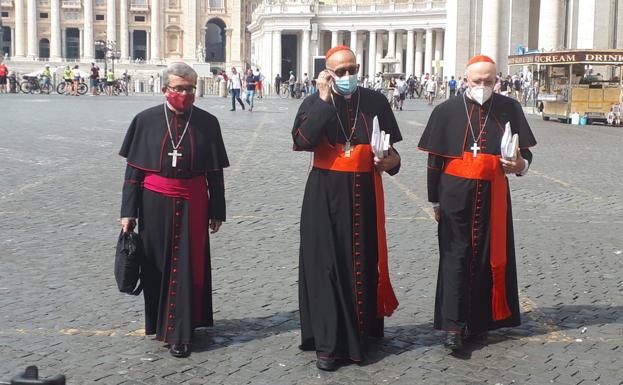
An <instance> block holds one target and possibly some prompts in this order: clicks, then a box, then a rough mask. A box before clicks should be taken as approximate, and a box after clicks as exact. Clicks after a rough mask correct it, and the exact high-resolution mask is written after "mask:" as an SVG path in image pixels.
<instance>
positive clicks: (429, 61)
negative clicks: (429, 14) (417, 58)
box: [424, 28, 433, 74]
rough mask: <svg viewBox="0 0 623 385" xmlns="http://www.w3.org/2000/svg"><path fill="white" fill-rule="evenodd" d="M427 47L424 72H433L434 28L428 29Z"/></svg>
mask: <svg viewBox="0 0 623 385" xmlns="http://www.w3.org/2000/svg"><path fill="white" fill-rule="evenodd" d="M425 44H426V48H425V52H424V72H425V73H428V74H430V73H432V72H433V30H432V29H430V28H429V29H427V30H426V41H425Z"/></svg>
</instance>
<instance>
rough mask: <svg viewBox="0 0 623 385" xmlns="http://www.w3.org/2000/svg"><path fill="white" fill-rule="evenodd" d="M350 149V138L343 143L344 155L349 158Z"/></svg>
mask: <svg viewBox="0 0 623 385" xmlns="http://www.w3.org/2000/svg"><path fill="white" fill-rule="evenodd" d="M351 150H352V147H351V146H350V140H347V141H346V143H344V156H345V157H347V158H350V152H351Z"/></svg>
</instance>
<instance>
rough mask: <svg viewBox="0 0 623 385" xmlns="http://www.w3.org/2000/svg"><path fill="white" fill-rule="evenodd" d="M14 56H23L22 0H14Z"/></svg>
mask: <svg viewBox="0 0 623 385" xmlns="http://www.w3.org/2000/svg"><path fill="white" fill-rule="evenodd" d="M15 57H18V58H21V57H24V0H15Z"/></svg>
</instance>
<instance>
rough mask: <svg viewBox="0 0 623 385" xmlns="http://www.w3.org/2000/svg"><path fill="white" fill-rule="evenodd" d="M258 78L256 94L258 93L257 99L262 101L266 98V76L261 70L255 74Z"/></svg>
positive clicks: (258, 69)
mask: <svg viewBox="0 0 623 385" xmlns="http://www.w3.org/2000/svg"><path fill="white" fill-rule="evenodd" d="M255 76H257V82H256V83H255V92H256V93H257V97H258V98H259V99H262V98H263V97H264V90H263V88H264V74H263V73H262V71H260V68H259V67H258V68H257V72H256V73H255Z"/></svg>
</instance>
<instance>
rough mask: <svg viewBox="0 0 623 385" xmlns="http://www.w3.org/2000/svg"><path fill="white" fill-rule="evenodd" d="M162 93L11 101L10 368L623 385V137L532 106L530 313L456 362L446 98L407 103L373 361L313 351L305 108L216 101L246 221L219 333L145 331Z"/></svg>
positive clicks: (194, 376)
mask: <svg viewBox="0 0 623 385" xmlns="http://www.w3.org/2000/svg"><path fill="white" fill-rule="evenodd" d="M161 101H162V100H161V98H160V97H143V96H141V97H139V96H136V97H116V98H107V97H101V98H89V97H81V98H69V97H62V96H56V95H54V96H49V97H44V96H28V95H18V96H7V95H0V103H1V105H2V112H1V113H0V137H1V138H2V139H1V140H0V163H1V164H2V166H1V167H0V178H1V183H0V229H1V235H0V262H1V265H0V266H1V268H0V379H9V378H10V377H12V376H13V375H15V374H16V373H17V372H18V371H19V370H23V368H24V367H25V366H26V365H28V364H37V365H39V367H40V369H41V373H42V375H43V376H49V375H53V374H56V373H65V374H66V375H67V376H68V383H69V384H75V385H78V384H128V385H129V384H179V383H184V384H208V383H209V384H255V385H264V384H266V385H269V384H270V385H291V384H312V385H315V384H318V385H320V384H326V385H337V384H357V385H359V384H416V383H417V384H504V385H508V384H550V383H554V384H603V385H612V384H623V278H622V277H623V275H622V274H621V273H622V272H623V253H622V250H623V236H622V234H623V200H622V198H623V193H622V188H623V182H622V180H623V179H622V178H621V166H622V164H623V162H622V159H623V157H622V156H621V149H622V148H623V129H621V128H611V127H603V126H581V127H580V126H569V125H563V124H559V123H554V122H543V121H541V120H539V119H536V118H530V122H531V124H532V126H533V129H534V131H535V134H536V136H537V139H538V140H539V145H538V146H537V147H536V149H535V162H534V165H533V167H532V168H531V171H530V173H529V175H528V176H526V177H523V178H515V177H513V178H512V180H511V186H512V190H513V198H514V207H513V208H514V216H515V231H516V243H517V258H518V264H519V265H518V270H519V279H520V290H521V298H522V308H523V325H522V326H521V327H518V328H515V329H511V330H502V331H498V332H495V333H493V334H492V335H491V338H490V340H489V342H488V343H486V344H484V345H470V346H469V347H468V349H467V350H466V353H465V355H462V356H460V357H454V356H450V355H448V354H447V352H446V351H445V350H444V348H443V347H442V346H441V345H440V339H439V335H438V334H437V333H435V332H434V331H433V330H432V326H431V321H432V316H433V300H434V287H435V286H434V285H435V279H436V274H437V261H438V254H437V240H436V226H435V224H434V221H433V220H432V219H431V211H430V209H429V206H428V204H427V203H426V193H425V191H426V184H425V154H423V153H420V152H418V151H417V150H416V144H417V142H418V139H419V136H420V134H421V132H422V129H423V126H424V124H425V123H426V121H427V118H428V115H429V113H430V107H428V106H427V105H426V104H425V103H422V102H419V101H411V100H408V101H407V103H406V108H405V111H402V112H398V113H397V117H398V121H399V123H400V126H401V129H402V132H403V136H404V137H405V140H404V141H403V142H402V143H400V144H399V145H398V149H399V151H400V153H401V155H402V159H403V161H402V162H403V166H402V170H401V172H400V173H399V174H398V175H397V176H396V177H389V176H386V177H385V178H384V179H385V183H386V189H385V191H386V195H387V196H388V198H391V199H390V200H389V201H388V202H392V203H391V204H388V207H387V215H388V234H389V250H390V264H391V273H392V279H393V283H394V286H395V289H396V291H397V295H398V298H399V300H400V307H399V309H398V311H397V313H395V315H394V316H392V317H391V318H389V319H388V320H387V322H386V337H385V339H384V340H383V341H382V342H379V343H378V345H376V346H373V348H372V351H371V354H370V360H369V362H368V364H367V365H364V366H356V365H352V366H347V367H343V368H341V369H340V370H339V371H337V372H335V373H320V372H319V371H318V370H317V369H316V368H315V366H314V360H315V355H314V354H313V353H310V352H301V351H299V350H298V348H297V345H298V343H299V329H298V313H297V261H298V221H299V210H300V204H301V200H302V197H303V188H304V184H305V180H306V173H307V170H308V167H309V163H310V156H309V155H308V154H306V153H294V152H292V151H291V139H290V129H291V124H292V121H293V117H294V114H295V112H296V109H297V108H298V105H299V101H293V100H280V99H263V100H262V99H260V100H257V104H256V110H255V111H254V112H253V113H252V114H250V113H246V112H245V113H243V112H240V111H238V112H235V113H233V112H230V111H229V107H230V104H229V100H226V99H217V98H206V99H201V100H199V101H198V102H197V104H198V105H199V106H200V107H203V108H206V109H207V110H208V111H211V112H213V113H214V114H216V115H217V116H218V118H219V120H220V122H221V125H222V128H223V134H224V138H225V142H226V145H227V149H228V152H229V156H230V160H231V163H232V167H231V168H229V169H228V170H227V171H226V174H225V178H226V186H227V199H228V214H229V215H228V220H227V222H226V224H225V225H224V227H223V228H222V229H221V231H220V232H219V233H218V234H217V235H216V236H214V237H213V238H212V241H213V242H212V251H213V266H214V272H213V277H214V287H215V291H214V302H215V307H216V314H215V318H216V325H215V327H214V328H210V329H206V330H202V331H200V332H199V333H198V336H197V343H196V344H195V345H194V351H193V354H192V356H191V357H190V358H188V359H175V358H173V357H171V356H170V355H169V354H168V352H167V350H166V348H165V347H164V346H163V345H162V344H161V343H159V342H156V341H153V340H152V339H151V338H147V337H144V336H143V335H142V323H143V315H142V300H141V299H140V298H136V297H131V296H127V295H122V294H121V293H118V292H117V290H116V286H115V282H114V278H113V275H112V263H113V255H114V245H115V241H116V237H117V234H118V231H119V228H118V224H117V217H118V210H119V202H120V190H121V183H122V178H123V171H124V161H123V159H122V158H120V157H119V156H117V155H116V153H117V151H118V149H119V147H120V144H121V141H122V139H123V136H124V133H125V130H126V128H127V125H128V123H129V121H130V119H131V118H132V116H133V115H134V114H135V113H137V112H138V111H140V110H142V109H143V108H146V107H149V106H152V105H154V104H156V103H160V102H161Z"/></svg>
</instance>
